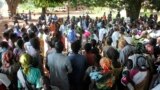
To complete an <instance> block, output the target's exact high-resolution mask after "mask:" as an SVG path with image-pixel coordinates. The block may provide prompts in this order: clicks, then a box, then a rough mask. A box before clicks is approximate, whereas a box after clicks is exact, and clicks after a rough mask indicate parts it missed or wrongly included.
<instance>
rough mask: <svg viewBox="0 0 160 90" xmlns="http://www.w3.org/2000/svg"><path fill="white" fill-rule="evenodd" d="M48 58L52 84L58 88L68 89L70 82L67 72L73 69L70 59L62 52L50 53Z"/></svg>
mask: <svg viewBox="0 0 160 90" xmlns="http://www.w3.org/2000/svg"><path fill="white" fill-rule="evenodd" d="M47 58H48V62H47V65H48V67H49V71H50V79H51V85H53V86H57V87H58V88H60V90H68V89H69V83H68V77H67V73H70V72H71V71H72V67H71V63H70V61H69V60H68V58H67V57H66V56H64V55H63V54H61V53H52V54H49V55H48V56H47Z"/></svg>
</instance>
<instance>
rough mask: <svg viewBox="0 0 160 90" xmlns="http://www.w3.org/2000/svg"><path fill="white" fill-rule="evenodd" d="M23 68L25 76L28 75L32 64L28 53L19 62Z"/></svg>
mask: <svg viewBox="0 0 160 90" xmlns="http://www.w3.org/2000/svg"><path fill="white" fill-rule="evenodd" d="M19 62H20V64H21V67H22V68H23V72H24V74H28V71H29V68H30V64H31V56H30V55H29V54H27V53H25V54H22V55H21V56H20V60H19Z"/></svg>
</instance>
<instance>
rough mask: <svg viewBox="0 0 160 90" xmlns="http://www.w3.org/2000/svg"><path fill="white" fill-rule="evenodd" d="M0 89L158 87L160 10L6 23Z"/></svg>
mask: <svg viewBox="0 0 160 90" xmlns="http://www.w3.org/2000/svg"><path fill="white" fill-rule="evenodd" d="M3 31H4V32H3V35H2V37H1V39H0V90H159V88H160V74H159V71H160V56H159V55H160V22H158V16H157V15H152V14H151V15H150V17H147V15H144V16H140V17H139V18H138V19H137V20H132V19H130V18H129V17H127V18H123V17H121V15H120V13H119V12H118V14H117V15H116V18H112V12H110V13H109V15H108V16H106V13H104V15H103V16H102V17H96V18H95V19H93V18H90V16H89V15H86V16H80V17H72V18H70V17H67V18H58V16H57V15H56V14H55V15H54V16H53V15H52V14H47V15H46V14H42V15H41V16H40V17H39V19H38V22H37V23H36V24H34V23H28V22H27V23H25V24H24V25H23V26H20V25H19V22H18V20H14V26H13V27H9V26H8V24H5V25H4V30H3Z"/></svg>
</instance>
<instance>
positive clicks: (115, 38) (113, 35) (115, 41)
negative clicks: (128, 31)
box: [111, 31, 121, 47]
mask: <svg viewBox="0 0 160 90" xmlns="http://www.w3.org/2000/svg"><path fill="white" fill-rule="evenodd" d="M120 37H121V34H120V33H119V32H118V31H114V32H113V34H112V36H111V38H112V41H113V42H112V46H113V47H116V46H117V41H118V39H119V38H120Z"/></svg>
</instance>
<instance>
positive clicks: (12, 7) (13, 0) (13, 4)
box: [6, 0, 20, 16]
mask: <svg viewBox="0 0 160 90" xmlns="http://www.w3.org/2000/svg"><path fill="white" fill-rule="evenodd" d="M6 2H7V5H8V10H9V11H10V13H11V16H13V15H14V14H16V10H17V7H18V4H19V3H20V0H6Z"/></svg>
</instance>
